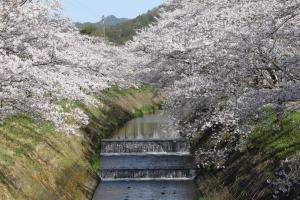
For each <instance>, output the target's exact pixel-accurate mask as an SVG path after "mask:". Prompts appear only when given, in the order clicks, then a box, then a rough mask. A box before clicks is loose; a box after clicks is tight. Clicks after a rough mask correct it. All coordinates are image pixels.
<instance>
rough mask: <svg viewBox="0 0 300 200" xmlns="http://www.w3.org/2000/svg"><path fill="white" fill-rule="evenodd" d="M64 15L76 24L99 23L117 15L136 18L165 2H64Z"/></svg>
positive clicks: (110, 0)
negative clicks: (109, 16)
mask: <svg viewBox="0 0 300 200" xmlns="http://www.w3.org/2000/svg"><path fill="white" fill-rule="evenodd" d="M62 2H63V4H64V13H65V15H66V16H68V17H70V18H71V19H72V21H74V22H98V21H100V19H101V17H102V16H103V15H104V16H108V15H115V16H116V17H119V18H123V17H124V18H135V17H136V16H138V15H140V14H143V13H145V12H147V11H148V10H150V9H152V8H154V7H156V6H159V5H161V4H162V3H163V0H62Z"/></svg>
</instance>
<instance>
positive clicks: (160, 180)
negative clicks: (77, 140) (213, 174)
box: [93, 113, 197, 200]
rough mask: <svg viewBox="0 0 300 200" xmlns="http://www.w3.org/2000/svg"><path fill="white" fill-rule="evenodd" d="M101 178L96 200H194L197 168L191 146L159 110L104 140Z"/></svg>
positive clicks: (132, 122) (138, 119)
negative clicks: (194, 165)
mask: <svg viewBox="0 0 300 200" xmlns="http://www.w3.org/2000/svg"><path fill="white" fill-rule="evenodd" d="M100 163H101V164H100V165H101V167H100V168H101V169H100V172H99V176H100V177H101V178H102V181H101V183H100V185H99V186H98V188H97V190H96V192H95V195H94V198H93V200H193V199H195V197H196V196H197V192H196V187H195V184H194V181H193V179H194V177H195V175H196V171H195V170H194V167H193V163H192V156H191V155H190V153H189V145H188V144H187V142H186V141H185V140H184V139H183V138H180V136H179V134H178V133H177V132H176V130H175V129H174V128H172V126H171V125H170V120H169V117H168V116H167V115H161V114H160V113H156V114H153V115H147V116H144V117H141V118H136V119H133V120H132V121H129V122H128V123H127V124H125V125H124V126H123V127H122V128H120V129H119V130H117V131H116V132H115V133H114V134H113V137H112V139H110V140H103V141H102V144H101V155H100Z"/></svg>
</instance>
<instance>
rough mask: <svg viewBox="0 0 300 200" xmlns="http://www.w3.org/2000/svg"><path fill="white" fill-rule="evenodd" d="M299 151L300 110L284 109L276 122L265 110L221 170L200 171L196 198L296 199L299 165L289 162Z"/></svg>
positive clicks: (223, 199)
mask: <svg viewBox="0 0 300 200" xmlns="http://www.w3.org/2000/svg"><path fill="white" fill-rule="evenodd" d="M277 124H279V126H278V127H277ZM299 150H300V112H286V113H285V114H284V115H283V116H282V117H281V119H280V121H279V123H278V121H277V118H276V116H275V114H274V113H273V112H269V113H268V114H267V115H266V116H265V118H264V119H263V120H260V121H258V122H257V125H256V128H255V129H254V130H253V131H252V132H251V134H250V137H249V140H248V143H247V145H246V147H245V148H244V149H243V150H242V151H241V152H239V153H236V154H234V155H232V156H231V157H230V159H229V160H228V161H227V162H226V166H225V167H226V168H225V169H222V170H217V171H214V170H202V173H201V174H200V175H199V176H198V178H197V184H198V187H199V190H200V191H201V193H202V197H200V198H199V200H231V199H235V200H247V199H255V200H268V199H270V200H271V199H284V200H293V199H299V196H300V185H299V184H300V183H299V180H297V177H299V174H300V168H299V164H298V165H297V164H295V163H294V164H293V162H292V160H293V158H294V157H296V156H297V154H299Z"/></svg>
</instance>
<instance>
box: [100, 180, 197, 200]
mask: <svg viewBox="0 0 300 200" xmlns="http://www.w3.org/2000/svg"><path fill="white" fill-rule="evenodd" d="M195 191H196V188H195V184H194V182H193V181H191V180H154V181H107V182H103V183H102V184H101V185H100V188H98V190H97V192H96V194H95V197H96V198H95V199H97V200H193V199H194V198H195V197H196V195H197V194H196V192H195Z"/></svg>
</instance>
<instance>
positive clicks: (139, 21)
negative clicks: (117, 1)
mask: <svg viewBox="0 0 300 200" xmlns="http://www.w3.org/2000/svg"><path fill="white" fill-rule="evenodd" d="M160 8H162V6H160V7H157V8H154V9H152V10H149V11H148V12H147V13H145V14H142V15H139V16H137V17H136V18H134V19H126V18H116V17H115V16H113V15H110V16H108V17H106V18H105V24H106V28H105V39H106V40H108V41H109V42H113V43H115V44H118V45H122V44H125V43H126V42H127V41H128V40H131V39H132V38H133V36H134V35H135V34H136V31H137V30H140V29H142V28H145V27H147V26H149V25H150V24H152V23H155V22H156V19H157V18H158V17H159V13H160ZM76 26H77V27H78V28H79V29H80V33H81V34H85V35H90V36H96V37H104V29H103V21H100V22H98V23H84V24H80V23H77V24H76Z"/></svg>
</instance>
